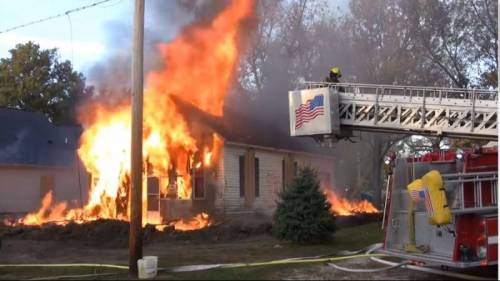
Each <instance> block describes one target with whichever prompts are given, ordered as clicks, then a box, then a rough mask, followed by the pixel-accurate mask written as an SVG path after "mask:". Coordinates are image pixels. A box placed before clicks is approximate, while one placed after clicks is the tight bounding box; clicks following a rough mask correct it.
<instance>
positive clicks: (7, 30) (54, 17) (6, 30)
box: [0, 0, 112, 34]
mask: <svg viewBox="0 0 500 281" xmlns="http://www.w3.org/2000/svg"><path fill="white" fill-rule="evenodd" d="M110 1H112V0H102V1H99V2H95V3H92V4H89V5H86V6H81V7H78V8H74V9H71V10H67V11H66V12H64V13H60V14H57V15H53V16H50V17H46V18H42V19H38V20H35V21H32V22H28V23H25V24H21V25H17V26H13V27H10V28H7V29H4V30H0V34H2V33H7V32H10V31H14V30H16V29H20V28H23V27H27V26H30V25H34V24H38V23H42V22H46V21H49V20H53V19H56V18H60V17H64V16H67V15H69V14H71V13H75V12H80V11H83V10H86V9H89V8H92V7H95V6H98V5H101V4H103V3H106V2H110Z"/></svg>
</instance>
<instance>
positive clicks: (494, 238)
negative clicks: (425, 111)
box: [488, 236, 498, 245]
mask: <svg viewBox="0 0 500 281" xmlns="http://www.w3.org/2000/svg"><path fill="white" fill-rule="evenodd" d="M489 244H498V236H489V237H488V245H489Z"/></svg>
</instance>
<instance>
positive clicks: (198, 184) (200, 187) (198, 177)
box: [193, 168, 205, 199]
mask: <svg viewBox="0 0 500 281" xmlns="http://www.w3.org/2000/svg"><path fill="white" fill-rule="evenodd" d="M193 198H194V199H205V177H204V173H203V169H202V168H200V169H197V170H196V172H195V173H194V180H193Z"/></svg>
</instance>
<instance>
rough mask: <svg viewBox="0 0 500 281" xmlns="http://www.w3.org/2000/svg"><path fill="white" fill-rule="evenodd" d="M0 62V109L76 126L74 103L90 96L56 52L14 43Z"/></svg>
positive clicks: (36, 45) (90, 89)
mask: <svg viewBox="0 0 500 281" xmlns="http://www.w3.org/2000/svg"><path fill="white" fill-rule="evenodd" d="M9 52H10V57H9V58H3V59H1V60H0V106H7V107H13V108H18V109H23V110H28V111H40V112H43V113H44V114H45V115H46V116H47V117H48V118H49V120H50V121H51V122H53V123H54V124H66V125H69V124H76V123H77V122H76V104H77V102H79V101H80V100H81V99H82V98H84V97H85V96H89V95H90V94H91V93H92V90H93V89H92V88H90V87H85V78H84V77H83V75H82V74H81V73H78V72H76V71H74V70H73V67H72V65H71V63H70V62H69V61H64V62H60V61H59V56H58V54H57V49H49V50H42V49H41V48H40V46H39V45H38V44H36V43H33V42H31V41H30V42H28V43H25V44H18V45H17V46H16V48H15V49H12V50H10V51H9Z"/></svg>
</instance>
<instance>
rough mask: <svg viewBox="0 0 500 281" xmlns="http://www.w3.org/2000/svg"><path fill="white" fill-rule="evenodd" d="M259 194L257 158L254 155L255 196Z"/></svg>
mask: <svg viewBox="0 0 500 281" xmlns="http://www.w3.org/2000/svg"><path fill="white" fill-rule="evenodd" d="M259 195H260V180H259V158H257V157H255V197H259Z"/></svg>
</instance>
